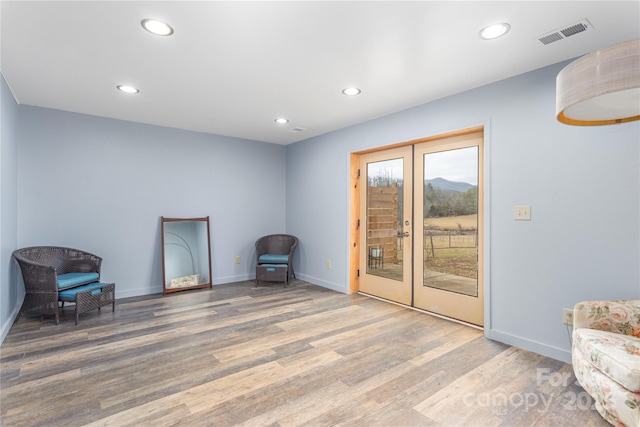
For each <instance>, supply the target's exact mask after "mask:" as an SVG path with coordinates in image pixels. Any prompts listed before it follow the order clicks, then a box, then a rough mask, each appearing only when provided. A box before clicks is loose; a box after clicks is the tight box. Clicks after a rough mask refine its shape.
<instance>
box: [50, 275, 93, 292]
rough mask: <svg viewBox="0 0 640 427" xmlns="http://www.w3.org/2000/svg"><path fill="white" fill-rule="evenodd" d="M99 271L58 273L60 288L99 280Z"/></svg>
mask: <svg viewBox="0 0 640 427" xmlns="http://www.w3.org/2000/svg"><path fill="white" fill-rule="evenodd" d="M98 277H100V275H99V274H98V273H66V274H60V275H58V289H60V288H67V287H69V286H75V285H81V284H83V283H91V282H95V281H96V280H98Z"/></svg>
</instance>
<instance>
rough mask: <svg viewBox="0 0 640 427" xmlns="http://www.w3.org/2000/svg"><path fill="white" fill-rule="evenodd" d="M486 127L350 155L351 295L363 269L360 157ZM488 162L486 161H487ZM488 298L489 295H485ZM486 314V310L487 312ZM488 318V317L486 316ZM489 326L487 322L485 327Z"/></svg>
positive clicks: (477, 129)
mask: <svg viewBox="0 0 640 427" xmlns="http://www.w3.org/2000/svg"><path fill="white" fill-rule="evenodd" d="M484 129H485V127H484V125H480V126H475V127H472V128H467V129H462V130H458V131H453V132H448V133H444V134H439V135H434V136H429V137H426V138H420V139H414V140H411V141H405V142H400V143H397V144H391V145H386V146H383V147H377V148H374V149H370V150H363V151H358V152H355V153H351V155H350V161H351V165H350V173H349V175H350V183H349V184H350V185H349V187H350V190H349V200H350V204H349V294H353V293H356V292H358V290H359V289H360V278H359V271H360V269H361V268H362V266H361V265H360V224H359V221H360V176H359V174H358V170H359V169H360V156H361V155H363V154H367V153H373V152H376V151H383V150H388V149H390V148H397V147H405V146H407V145H415V144H421V143H424V142H430V141H435V140H439V139H444V138H450V137H453V136H460V135H468V134H471V133H477V132H481V133H482V134H484ZM485 160H486V159H485ZM361 222H362V221H360V223H361ZM484 297H485V298H487V293H486V292H485V295H484ZM485 312H486V310H485ZM485 317H486V315H485ZM486 326H487V324H486V322H485V327H486Z"/></svg>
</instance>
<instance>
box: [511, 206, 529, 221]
mask: <svg viewBox="0 0 640 427" xmlns="http://www.w3.org/2000/svg"><path fill="white" fill-rule="evenodd" d="M515 219H516V221H531V206H516V208H515Z"/></svg>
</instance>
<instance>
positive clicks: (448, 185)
mask: <svg viewBox="0 0 640 427" xmlns="http://www.w3.org/2000/svg"><path fill="white" fill-rule="evenodd" d="M427 184H431V186H432V187H433V188H437V189H439V190H443V191H454V192H456V193H464V192H465V191H467V190H469V189H470V188H474V187H475V185H471V184H468V183H466V182H455V181H448V180H446V179H444V178H433V179H425V180H424V185H425V186H426V185H427Z"/></svg>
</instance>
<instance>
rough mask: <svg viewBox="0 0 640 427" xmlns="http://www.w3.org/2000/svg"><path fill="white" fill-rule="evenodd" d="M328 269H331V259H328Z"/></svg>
mask: <svg viewBox="0 0 640 427" xmlns="http://www.w3.org/2000/svg"><path fill="white" fill-rule="evenodd" d="M327 269H329V270H331V260H330V259H328V260H327Z"/></svg>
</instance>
